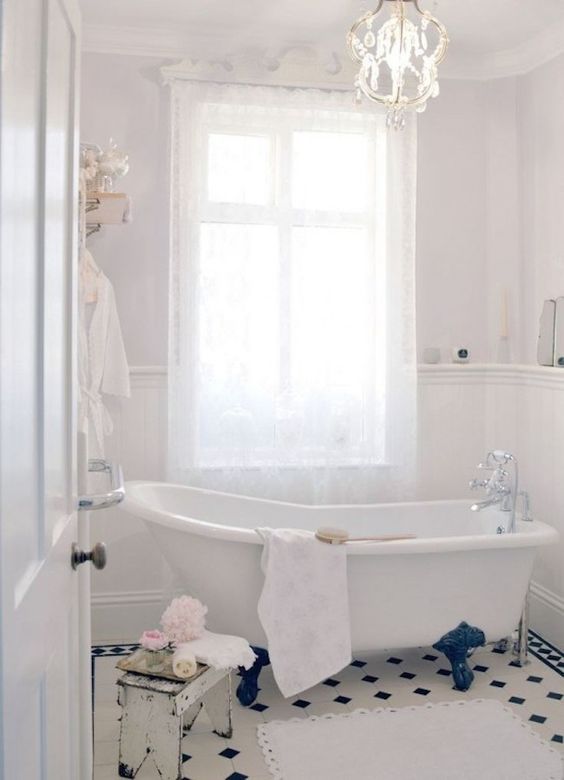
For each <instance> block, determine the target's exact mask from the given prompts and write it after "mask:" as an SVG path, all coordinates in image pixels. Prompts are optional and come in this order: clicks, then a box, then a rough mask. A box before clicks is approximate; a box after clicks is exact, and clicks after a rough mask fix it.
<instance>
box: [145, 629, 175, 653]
mask: <svg viewBox="0 0 564 780" xmlns="http://www.w3.org/2000/svg"><path fill="white" fill-rule="evenodd" d="M139 644H140V645H141V647H143V648H144V649H145V650H153V651H157V650H164V649H165V647H168V644H169V642H168V638H167V636H166V634H163V632H162V631H159V630H158V629H155V630H154V631H143V635H142V637H141V639H140V640H139Z"/></svg>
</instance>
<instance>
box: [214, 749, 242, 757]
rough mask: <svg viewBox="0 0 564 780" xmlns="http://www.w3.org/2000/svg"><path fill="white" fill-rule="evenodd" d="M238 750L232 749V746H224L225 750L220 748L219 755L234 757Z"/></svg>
mask: <svg viewBox="0 0 564 780" xmlns="http://www.w3.org/2000/svg"><path fill="white" fill-rule="evenodd" d="M240 752H241V751H240V750H233V748H225V750H222V751H221V753H220V754H219V755H220V756H223V758H235V756H238V755H239V753H240Z"/></svg>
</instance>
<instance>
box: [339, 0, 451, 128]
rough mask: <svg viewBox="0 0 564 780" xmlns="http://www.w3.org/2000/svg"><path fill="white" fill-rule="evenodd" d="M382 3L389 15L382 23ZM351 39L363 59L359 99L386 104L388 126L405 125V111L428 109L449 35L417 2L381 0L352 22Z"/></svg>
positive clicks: (356, 57)
mask: <svg viewBox="0 0 564 780" xmlns="http://www.w3.org/2000/svg"><path fill="white" fill-rule="evenodd" d="M384 5H386V6H388V7H390V8H391V13H390V16H389V18H388V19H386V21H384V22H383V23H380V19H378V20H377V17H378V16H379V14H380V12H381V11H382V8H383V6H384ZM410 17H413V18H410ZM347 42H348V46H349V49H350V53H351V55H352V58H353V59H354V60H356V61H357V62H359V63H360V70H359V73H358V76H357V77H356V81H355V87H356V94H357V100H359V101H360V100H361V99H362V95H365V96H366V97H368V98H369V99H370V100H373V101H374V102H376V103H379V104H380V105H383V106H384V107H385V108H386V109H387V112H388V116H387V123H388V126H389V127H393V128H395V129H396V130H398V129H401V128H402V127H403V126H404V125H405V111H406V110H409V109H414V110H415V111H417V112H421V111H425V108H426V107H427V101H428V99H429V98H431V97H437V95H438V94H439V82H438V71H437V67H438V65H439V64H440V63H441V62H442V61H443V59H444V57H445V55H446V51H447V47H448V35H447V31H446V28H445V26H444V25H443V24H442V23H441V22H439V20H438V19H436V18H435V17H434V16H432V14H431V13H430V12H429V11H423V10H422V9H421V8H420V6H419V0H379V3H378V7H377V8H376V10H374V11H370V12H369V13H367V14H365V15H364V16H362V17H361V18H360V19H359V20H358V21H357V22H355V24H353V26H352V28H351V30H350V32H349V34H348V38H347Z"/></svg>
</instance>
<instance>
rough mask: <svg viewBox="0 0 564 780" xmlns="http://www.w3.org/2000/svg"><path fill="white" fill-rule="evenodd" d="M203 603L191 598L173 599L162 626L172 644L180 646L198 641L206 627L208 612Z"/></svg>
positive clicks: (162, 618) (162, 620)
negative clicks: (193, 640)
mask: <svg viewBox="0 0 564 780" xmlns="http://www.w3.org/2000/svg"><path fill="white" fill-rule="evenodd" d="M207 611H208V608H207V607H204V605H203V604H202V602H201V601H198V599H194V598H192V597H191V596H180V598H177V599H173V600H172V602H171V603H170V604H169V606H168V607H167V608H166V609H165V611H164V612H163V614H162V617H161V626H162V627H163V631H164V632H165V634H166V635H167V637H168V639H169V641H170V642H172V643H173V644H175V645H180V644H182V643H183V642H189V641H190V640H191V639H198V638H199V637H201V636H202V634H203V633H204V628H205V627H206V612H207Z"/></svg>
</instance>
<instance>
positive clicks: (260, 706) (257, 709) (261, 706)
mask: <svg viewBox="0 0 564 780" xmlns="http://www.w3.org/2000/svg"><path fill="white" fill-rule="evenodd" d="M249 709H250V710H254V711H255V712H264V711H265V710H267V709H268V704H261V703H260V702H258V701H257V703H256V704H251V706H250V707H249Z"/></svg>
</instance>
